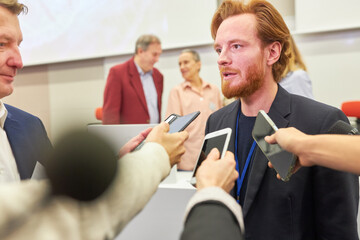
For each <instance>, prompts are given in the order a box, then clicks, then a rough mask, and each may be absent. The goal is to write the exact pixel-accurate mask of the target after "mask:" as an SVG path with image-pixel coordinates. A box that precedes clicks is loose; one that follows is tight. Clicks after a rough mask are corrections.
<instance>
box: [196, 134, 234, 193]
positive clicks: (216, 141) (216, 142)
mask: <svg viewBox="0 0 360 240" xmlns="http://www.w3.org/2000/svg"><path fill="white" fill-rule="evenodd" d="M231 132H232V131H231V128H224V129H221V130H218V131H215V132H211V133H208V134H206V136H205V138H204V141H203V144H202V147H201V150H200V153H199V156H198V160H197V162H196V165H195V167H194V170H193V173H192V177H191V179H190V183H191V184H192V185H193V186H196V171H197V170H198V168H199V167H200V165H201V163H202V162H203V161H204V160H205V159H206V158H207V156H208V154H209V153H210V151H211V150H212V149H213V148H217V149H218V150H219V152H220V159H221V158H223V157H224V156H225V153H226V151H227V149H228V146H229V142H230V137H231Z"/></svg>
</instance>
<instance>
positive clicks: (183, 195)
mask: <svg viewBox="0 0 360 240" xmlns="http://www.w3.org/2000/svg"><path fill="white" fill-rule="evenodd" d="M191 175H192V172H176V183H173V184H171V183H161V184H160V185H159V188H158V190H157V191H156V193H155V194H154V196H153V197H152V198H151V200H150V201H149V203H148V204H147V205H146V206H145V208H144V209H143V210H142V211H141V212H140V213H139V214H138V215H137V216H136V217H135V218H134V219H133V220H132V221H131V222H130V223H129V224H128V225H127V226H126V227H125V228H124V230H123V231H122V232H121V233H120V235H119V236H118V237H117V238H116V240H130V239H131V240H137V239H139V240H140V239H141V240H143V239H157V240H173V239H174V240H175V239H176V240H178V239H179V238H180V234H181V232H182V228H183V217H184V213H185V208H186V205H187V203H188V201H189V200H190V198H191V197H192V195H194V193H195V191H196V189H195V188H194V187H193V186H192V185H191V184H190V183H189V180H190V178H191Z"/></svg>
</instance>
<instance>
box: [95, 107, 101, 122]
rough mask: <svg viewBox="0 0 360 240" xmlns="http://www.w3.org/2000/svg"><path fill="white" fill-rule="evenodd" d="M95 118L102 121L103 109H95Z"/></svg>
mask: <svg viewBox="0 0 360 240" xmlns="http://www.w3.org/2000/svg"><path fill="white" fill-rule="evenodd" d="M95 117H96V119H97V120H102V107H98V108H96V109H95Z"/></svg>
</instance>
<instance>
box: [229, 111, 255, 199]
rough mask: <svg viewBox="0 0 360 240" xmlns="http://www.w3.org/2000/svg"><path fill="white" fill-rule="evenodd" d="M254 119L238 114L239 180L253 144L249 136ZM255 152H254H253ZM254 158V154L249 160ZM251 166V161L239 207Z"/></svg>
mask: <svg viewBox="0 0 360 240" xmlns="http://www.w3.org/2000/svg"><path fill="white" fill-rule="evenodd" d="M255 119H256V117H247V116H245V115H244V114H242V113H240V117H239V122H238V124H239V125H238V139H237V141H238V149H237V150H238V152H237V153H235V154H237V156H238V160H239V178H241V174H242V171H243V169H244V167H245V163H246V159H247V157H248V154H249V152H250V149H251V145H252V144H253V142H254V139H253V137H252V135H251V132H252V130H253V128H254V124H255ZM254 152H255V151H254ZM253 157H254V153H253V155H252V156H251V158H253ZM251 166H252V160H251V161H250V163H249V166H248V169H247V171H246V174H245V177H244V181H243V183H242V187H241V190H240V205H241V206H243V203H244V199H245V194H246V189H247V183H248V178H249V176H250V172H251ZM234 190H235V191H234V192H235V195H236V192H237V183H236V184H235V189H234Z"/></svg>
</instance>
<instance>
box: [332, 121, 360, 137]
mask: <svg viewBox="0 0 360 240" xmlns="http://www.w3.org/2000/svg"><path fill="white" fill-rule="evenodd" d="M327 133H328V134H348V135H360V133H359V131H358V129H357V128H354V127H353V126H351V125H350V124H348V123H346V122H344V121H342V120H338V121H337V122H336V123H334V124H333V125H332V126H331V127H330V129H329V130H328V132H327Z"/></svg>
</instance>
